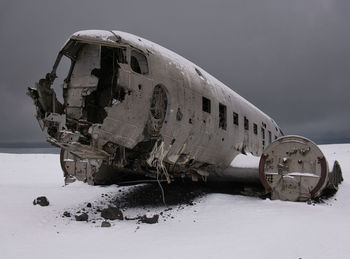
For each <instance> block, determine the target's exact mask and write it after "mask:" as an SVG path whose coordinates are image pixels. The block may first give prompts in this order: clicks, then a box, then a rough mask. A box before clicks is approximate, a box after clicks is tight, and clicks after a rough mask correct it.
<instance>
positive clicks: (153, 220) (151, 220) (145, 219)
mask: <svg viewBox="0 0 350 259" xmlns="http://www.w3.org/2000/svg"><path fill="white" fill-rule="evenodd" d="M158 219H159V215H158V214H155V215H153V217H151V218H148V217H147V216H146V215H144V216H142V217H141V218H140V222H142V223H146V224H155V223H158Z"/></svg>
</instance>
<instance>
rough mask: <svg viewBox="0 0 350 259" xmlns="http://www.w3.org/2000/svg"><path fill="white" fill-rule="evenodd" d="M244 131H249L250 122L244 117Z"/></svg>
mask: <svg viewBox="0 0 350 259" xmlns="http://www.w3.org/2000/svg"><path fill="white" fill-rule="evenodd" d="M244 129H245V130H249V120H248V119H247V117H245V116H244Z"/></svg>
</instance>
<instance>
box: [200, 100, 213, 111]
mask: <svg viewBox="0 0 350 259" xmlns="http://www.w3.org/2000/svg"><path fill="white" fill-rule="evenodd" d="M202 109H203V111H204V112H207V113H210V112H211V104H210V100H209V99H208V98H205V97H202Z"/></svg>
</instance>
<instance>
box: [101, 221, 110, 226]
mask: <svg viewBox="0 0 350 259" xmlns="http://www.w3.org/2000/svg"><path fill="white" fill-rule="evenodd" d="M110 226H111V223H109V222H108V221H102V223H101V228H109V227H110Z"/></svg>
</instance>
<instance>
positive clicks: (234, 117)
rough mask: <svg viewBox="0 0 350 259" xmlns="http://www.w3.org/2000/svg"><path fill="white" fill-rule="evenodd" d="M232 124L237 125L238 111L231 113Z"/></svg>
mask: <svg viewBox="0 0 350 259" xmlns="http://www.w3.org/2000/svg"><path fill="white" fill-rule="evenodd" d="M233 124H234V125H238V113H235V112H234V113H233Z"/></svg>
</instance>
